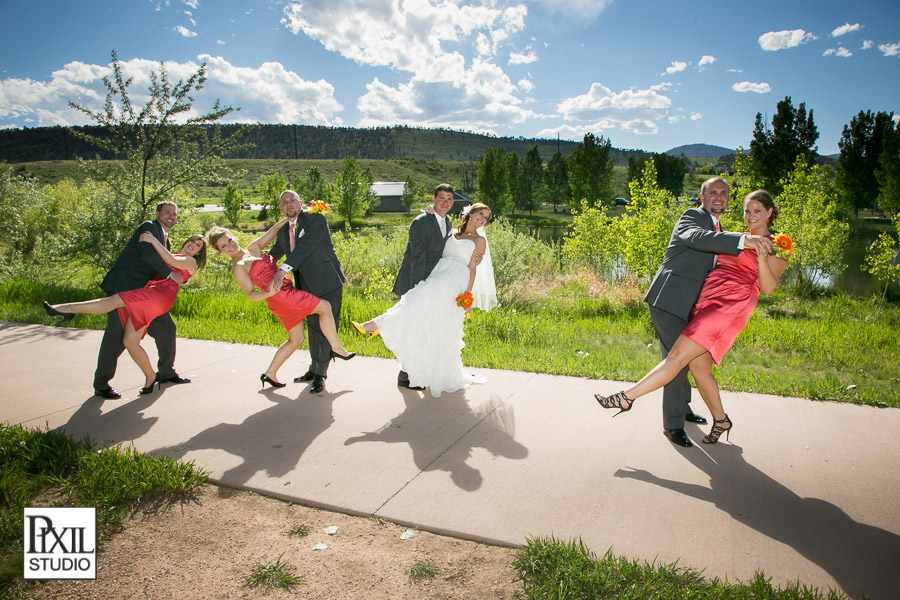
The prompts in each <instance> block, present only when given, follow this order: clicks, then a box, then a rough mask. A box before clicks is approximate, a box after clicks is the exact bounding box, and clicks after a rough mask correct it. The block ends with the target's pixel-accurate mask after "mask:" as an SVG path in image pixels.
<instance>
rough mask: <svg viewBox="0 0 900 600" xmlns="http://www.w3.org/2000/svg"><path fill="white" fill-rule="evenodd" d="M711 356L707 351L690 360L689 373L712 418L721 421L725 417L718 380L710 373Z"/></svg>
mask: <svg viewBox="0 0 900 600" xmlns="http://www.w3.org/2000/svg"><path fill="white" fill-rule="evenodd" d="M712 364H713V361H712V356H710V354H709V352H707V353H705V354H701V355H700V356H698V357H697V358H695V359H694V360H692V361H691V375H693V376H694V381H695V382H696V383H697V391H699V392H700V397H701V398H703V402H705V403H706V407H707V408H708V409H709V412H710V414H712V417H713V419H715V420H716V421H721V420H722V419H724V418H725V409H724V408H722V396H721V395H720V394H719V382H717V381H716V378H715V377H713V374H712Z"/></svg>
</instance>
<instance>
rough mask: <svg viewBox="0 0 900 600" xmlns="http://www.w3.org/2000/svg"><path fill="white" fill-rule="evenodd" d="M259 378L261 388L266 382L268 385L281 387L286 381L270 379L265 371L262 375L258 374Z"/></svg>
mask: <svg viewBox="0 0 900 600" xmlns="http://www.w3.org/2000/svg"><path fill="white" fill-rule="evenodd" d="M259 380H260V381H261V382H262V386H263V389H266V384H267V383H268V384H269V385H271V386H272V387H273V388H283V387H284V386H286V385H287V384H286V383H278V382H277V381H275V380H274V379H272V378H271V377H269V376H268V375H266V374H265V373H263V374H262V375H260V376H259Z"/></svg>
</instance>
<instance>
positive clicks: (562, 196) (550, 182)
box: [544, 152, 571, 212]
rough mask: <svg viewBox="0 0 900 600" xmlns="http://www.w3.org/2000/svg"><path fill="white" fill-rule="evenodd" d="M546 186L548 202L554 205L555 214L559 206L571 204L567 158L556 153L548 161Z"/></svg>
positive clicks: (545, 175)
mask: <svg viewBox="0 0 900 600" xmlns="http://www.w3.org/2000/svg"><path fill="white" fill-rule="evenodd" d="M544 184H545V188H546V190H547V201H548V202H549V203H550V204H552V205H553V212H556V209H557V208H558V207H559V206H565V205H568V204H569V194H570V193H571V189H570V188H569V172H568V167H567V166H566V159H565V157H564V156H563V155H562V154H560V153H559V152H556V153H555V154H554V155H553V156H551V157H550V160H548V161H547V168H546V169H545V170H544Z"/></svg>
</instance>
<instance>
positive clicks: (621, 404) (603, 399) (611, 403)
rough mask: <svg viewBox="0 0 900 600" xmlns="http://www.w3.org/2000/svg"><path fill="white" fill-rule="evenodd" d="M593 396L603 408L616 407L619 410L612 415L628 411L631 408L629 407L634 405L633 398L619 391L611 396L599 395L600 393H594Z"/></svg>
mask: <svg viewBox="0 0 900 600" xmlns="http://www.w3.org/2000/svg"><path fill="white" fill-rule="evenodd" d="M594 398H596V400H597V402H599V403H600V406H602V407H603V408H618V409H619V412H617V413H616V414H614V415H613V417H618V416H619V415H620V414H622V413H623V412H628V411H629V410H631V407H632V406H634V400H632V399H631V398H629V397H628V396H626V395H625V392H619V393H617V394H613V395H612V396H601V395H600V394H594ZM626 403H627V405H626Z"/></svg>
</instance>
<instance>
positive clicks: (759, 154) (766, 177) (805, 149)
mask: <svg viewBox="0 0 900 600" xmlns="http://www.w3.org/2000/svg"><path fill="white" fill-rule="evenodd" d="M818 139H819V132H818V130H817V129H816V124H815V121H814V120H813V111H812V110H810V111H809V114H807V112H806V104H805V103H803V102H801V103H800V106H799V107H797V108H794V105H793V104H792V103H791V97H790V96H786V97H785V98H784V100H782V101H781V102H779V103H778V105H777V107H776V112H775V116H774V117H772V127H771V128H770V127H769V126H768V125H766V124H765V122H764V120H763V116H762V113H756V123H755V125H754V129H753V140H752V141H751V142H750V159H751V167H752V169H753V170H754V171H755V172H756V176H757V178H758V179H759V180H760V181H761V182H762V184H763V185H762V187H763V188H764V189H766V190H767V191H768V192H769V193H770V194H772V195H773V196H777V195H778V194H779V193H781V188H782V180H784V179H785V178H787V176H788V174H789V173H790V172H791V171H792V169H793V165H794V163H795V159H796V158H797V157H798V156H799V157H801V158H802V159H803V162H804V164H805V165H807V166H812V165H813V164H814V162H815V157H816V140H818Z"/></svg>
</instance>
